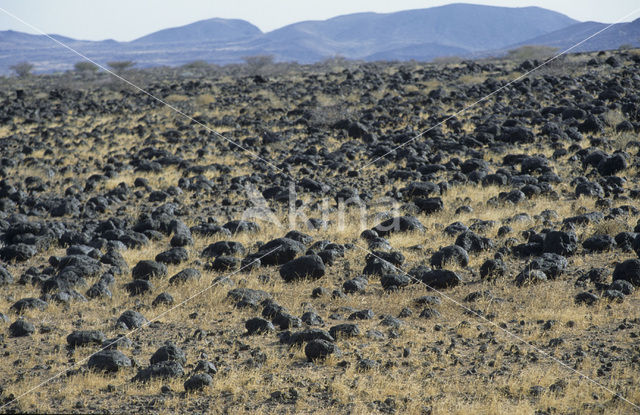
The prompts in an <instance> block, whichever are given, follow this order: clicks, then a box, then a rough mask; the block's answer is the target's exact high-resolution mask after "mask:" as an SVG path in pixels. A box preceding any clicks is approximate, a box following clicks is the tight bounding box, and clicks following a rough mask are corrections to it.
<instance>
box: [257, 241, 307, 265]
mask: <svg viewBox="0 0 640 415" xmlns="http://www.w3.org/2000/svg"><path fill="white" fill-rule="evenodd" d="M305 250H306V247H305V246H304V245H303V244H301V243H300V242H298V241H295V240H293V239H289V238H277V239H273V240H271V241H269V242H267V243H266V244H264V245H262V246H261V247H260V250H259V251H258V252H257V253H256V254H255V256H256V257H258V258H260V262H261V263H262V264H264V265H282V264H285V263H287V262H289V261H291V260H292V259H294V258H295V257H296V256H297V255H298V254H301V253H304V252H305Z"/></svg>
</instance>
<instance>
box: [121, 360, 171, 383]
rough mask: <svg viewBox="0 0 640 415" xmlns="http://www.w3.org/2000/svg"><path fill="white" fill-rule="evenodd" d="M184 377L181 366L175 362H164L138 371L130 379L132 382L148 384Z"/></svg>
mask: <svg viewBox="0 0 640 415" xmlns="http://www.w3.org/2000/svg"><path fill="white" fill-rule="evenodd" d="M182 375H184V369H183V368H182V365H181V364H180V363H179V362H177V361H175V360H166V361H163V362H159V363H155V364H152V365H151V366H149V367H147V368H144V369H140V370H139V371H138V373H137V374H136V375H135V376H134V377H133V379H131V380H132V381H134V382H148V381H150V380H154V379H171V378H178V377H181V376H182Z"/></svg>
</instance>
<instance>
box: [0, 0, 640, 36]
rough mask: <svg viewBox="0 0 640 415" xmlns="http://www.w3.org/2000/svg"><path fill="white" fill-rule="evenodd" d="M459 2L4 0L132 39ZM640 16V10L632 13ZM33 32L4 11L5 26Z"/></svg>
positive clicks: (554, 0)
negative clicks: (186, 28)
mask: <svg viewBox="0 0 640 415" xmlns="http://www.w3.org/2000/svg"><path fill="white" fill-rule="evenodd" d="M449 3H456V2H452V1H438V0H426V1H425V0H423V1H419V0H393V1H391V0H322V1H310V0H224V1H220V0H0V8H2V9H5V10H7V11H9V12H11V13H13V14H15V15H16V16H18V17H20V18H21V19H23V20H25V21H26V22H28V23H30V24H32V25H33V26H35V27H37V28H38V29H40V30H42V31H44V32H46V33H52V34H53V33H55V34H60V35H64V36H69V37H73V38H77V39H87V40H102V39H115V40H120V41H127V40H132V39H135V38H138V37H140V36H143V35H146V34H148V33H151V32H154V31H156V30H160V29H164V28H167V27H174V26H181V25H185V24H188V23H192V22H194V21H197V20H203V19H208V18H211V17H224V18H235V19H244V20H247V21H249V22H251V23H253V24H255V25H256V26H258V27H259V28H260V29H261V30H262V31H265V32H266V31H270V30H273V29H277V28H279V27H282V26H285V25H287V24H289V23H294V22H297V21H301V20H323V19H327V18H329V17H334V16H338V15H341V14H348V13H356V12H365V11H372V12H378V13H388V12H394V11H399V10H408V9H419V8H426V7H433V6H440V5H443V4H449ZM464 3H476V4H487V5H494V6H506V7H525V6H539V7H543V8H546V9H550V10H554V11H557V12H560V13H563V14H566V15H568V16H569V17H572V18H574V19H576V20H580V21H588V20H595V21H599V22H605V23H612V22H615V21H617V20H618V19H620V18H622V17H623V16H625V15H626V14H627V13H630V12H632V11H634V9H637V8H639V7H640V1H639V0H522V1H513V0H512V1H507V0H494V1H492V0H485V1H473V0H471V1H464ZM638 17H640V11H638V12H636V13H635V14H634V15H632V16H629V17H627V18H626V19H624V21H631V20H634V19H636V18H638ZM9 29H12V30H17V31H21V32H28V33H34V31H33V30H32V29H30V28H29V27H27V26H25V25H23V24H22V23H20V22H18V21H16V20H15V19H13V18H11V17H9V16H7V15H6V14H5V13H4V12H3V11H2V10H0V30H9Z"/></svg>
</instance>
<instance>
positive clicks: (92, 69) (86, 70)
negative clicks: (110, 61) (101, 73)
mask: <svg viewBox="0 0 640 415" xmlns="http://www.w3.org/2000/svg"><path fill="white" fill-rule="evenodd" d="M73 69H74V70H75V71H76V72H79V73H81V74H83V75H91V74H95V73H96V72H98V70H99V69H100V68H99V67H98V65H96V64H95V63H93V62H89V61H80V62H76V63H75V64H74V65H73Z"/></svg>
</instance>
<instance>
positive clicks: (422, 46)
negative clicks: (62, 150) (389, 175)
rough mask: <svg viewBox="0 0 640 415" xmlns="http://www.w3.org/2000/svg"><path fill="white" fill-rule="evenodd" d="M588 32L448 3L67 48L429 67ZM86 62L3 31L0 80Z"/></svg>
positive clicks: (617, 28) (168, 57) (101, 55)
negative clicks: (21, 71) (23, 67)
mask: <svg viewBox="0 0 640 415" xmlns="http://www.w3.org/2000/svg"><path fill="white" fill-rule="evenodd" d="M605 26H606V24H604V23H595V22H585V23H581V22H578V21H576V20H573V19H571V18H569V17H567V16H565V15H563V14H560V13H556V12H553V11H550V10H546V9H542V8H539V7H522V8H507V7H493V6H481V5H471V4H451V5H446V6H440V7H432V8H428V9H419V10H408V11H401V12H396V13H386V14H378V13H356V14H349V15H344V16H339V17H334V18H332V19H328V20H322V21H305V22H300V23H294V24H291V25H288V26H285V27H282V28H280V29H277V30H274V31H271V32H268V33H263V32H261V31H260V29H258V28H257V27H256V26H254V25H252V24H251V23H249V22H246V21H244V20H234V19H218V18H215V19H208V20H202V21H199V22H195V23H192V24H189V25H186V26H181V27H175V28H170V29H164V30H160V31H158V32H154V33H151V34H149V35H146V36H144V37H141V38H139V39H136V40H133V41H131V42H116V41H114V40H104V41H82V40H76V39H71V38H67V37H63V36H58V35H53V36H54V37H55V38H56V39H57V40H59V41H60V42H63V43H65V44H66V45H68V46H69V47H71V48H73V49H76V50H78V51H79V52H81V53H83V54H84V55H86V56H88V57H90V58H91V59H93V60H95V61H97V62H99V63H101V64H105V63H106V62H109V61H114V60H132V61H135V62H136V63H137V66H138V67H149V66H158V65H170V66H176V65H182V64H185V63H189V62H192V61H195V60H205V61H207V62H211V63H218V64H226V63H234V62H242V59H243V57H246V56H252V55H264V54H269V55H273V56H274V57H275V59H276V60H277V61H295V62H298V63H312V62H317V61H320V60H323V59H326V58H329V57H334V56H337V55H340V56H343V57H345V58H348V59H360V60H368V61H371V60H410V59H415V60H418V61H429V60H432V59H434V58H436V57H445V56H460V57H472V56H482V55H488V54H492V53H493V54H499V53H504V52H505V51H506V50H508V49H510V48H512V47H517V46H521V45H548V46H555V47H559V48H566V47H569V46H571V45H573V44H575V43H577V42H579V41H581V40H583V39H584V38H586V37H588V36H589V35H591V34H593V33H595V32H597V31H598V30H600V29H602V28H603V27H605ZM622 44H631V45H633V46H640V19H638V20H635V21H633V22H630V23H620V24H616V25H614V26H613V27H611V28H609V29H608V30H607V31H605V32H604V33H602V34H600V35H598V36H596V37H595V38H593V39H591V40H590V41H589V42H586V43H584V44H583V45H581V46H580V47H579V48H576V51H587V50H600V49H615V48H617V47H619V46H620V45H622ZM79 60H81V58H80V57H79V56H77V55H75V54H74V53H72V52H71V51H69V50H67V49H65V48H63V47H61V46H60V45H58V44H56V43H55V42H53V41H52V40H51V39H49V38H47V37H46V36H44V35H31V34H26V33H20V32H15V31H0V73H5V74H6V73H8V72H10V71H9V67H10V66H11V65H13V64H15V63H18V62H22V61H28V62H31V63H33V64H35V66H36V71H40V72H53V71H61V70H67V69H71V68H72V67H73V64H74V63H75V62H78V61H79Z"/></svg>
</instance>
